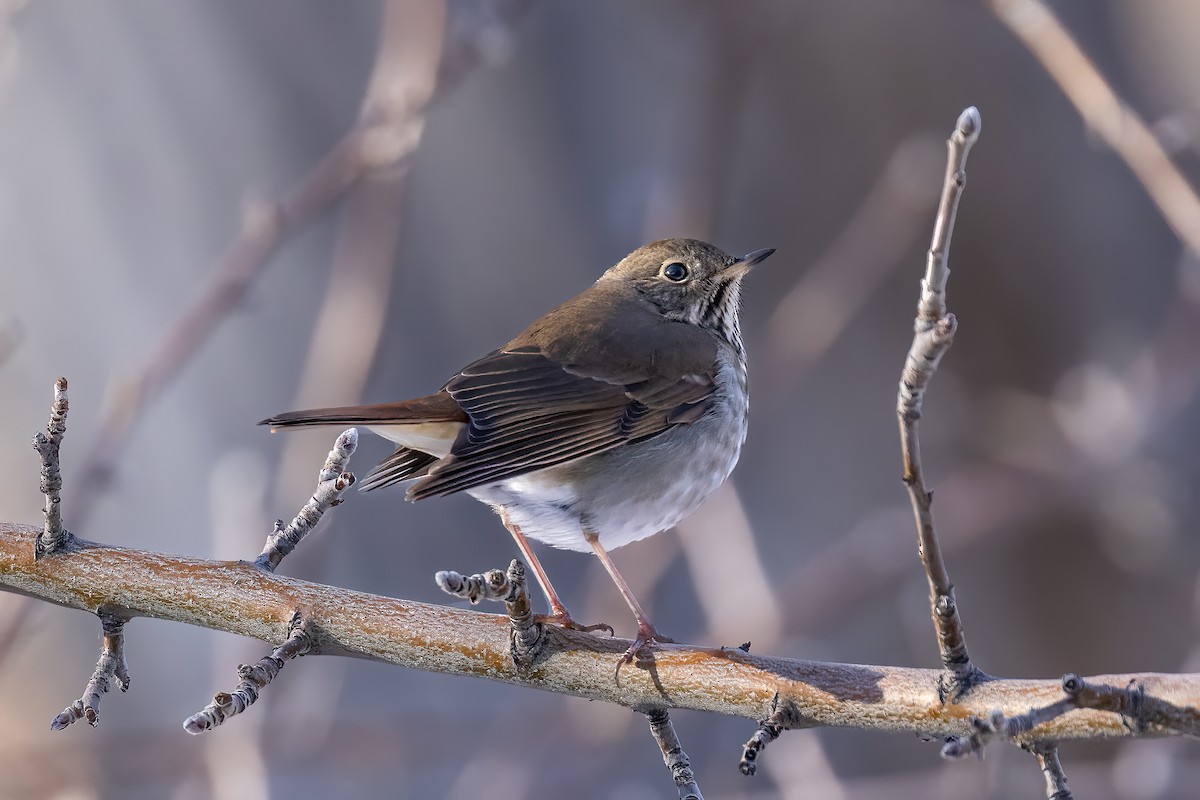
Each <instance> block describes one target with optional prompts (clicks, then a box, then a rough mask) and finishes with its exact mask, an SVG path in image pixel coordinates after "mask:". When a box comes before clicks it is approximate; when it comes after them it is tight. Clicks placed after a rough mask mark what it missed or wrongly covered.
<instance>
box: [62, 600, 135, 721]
mask: <svg viewBox="0 0 1200 800" xmlns="http://www.w3.org/2000/svg"><path fill="white" fill-rule="evenodd" d="M99 616H100V624H101V625H103V626H104V640H103V643H102V644H101V646H100V660H99V661H97V662H96V670H95V672H93V673H92V677H91V679H90V680H89V681H88V682H87V686H85V687H84V689H83V695H82V696H81V697H80V698H79V699H78V700H76V701H75V702H74V703H72V704H71V705H69V706H67V707H66V708H64V709H63V711H62V713H61V714H59V715H58V716H57V717H55V718H54V719H53V720H51V722H50V729H51V730H54V731H61V730H62V729H63V728H66V727H67V726H68V725H70V724H72V723H74V722H76V721H78V720H81V719H86V720H87V723H88V725H91V726H92V727H93V728H94V727H96V726H97V725H98V724H100V697H101V696H102V695H104V694H105V693H106V692H108V689H109V685H110V682H111V681H114V680H115V681H116V683H117V686H118V687H120V689H121V691H122V692H127V691H129V666H128V665H127V664H126V663H125V630H124V628H125V621H124V620H122V619H120V618H119V617H115V616H112V615H110V614H106V613H103V612H101V613H100V615H99Z"/></svg>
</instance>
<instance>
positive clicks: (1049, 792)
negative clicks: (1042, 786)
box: [1029, 742, 1071, 800]
mask: <svg viewBox="0 0 1200 800" xmlns="http://www.w3.org/2000/svg"><path fill="white" fill-rule="evenodd" d="M1029 752H1031V753H1033V756H1034V758H1036V759H1037V762H1038V766H1039V767H1041V769H1042V774H1043V775H1044V776H1045V778H1046V800H1071V789H1070V788H1069V787H1068V786H1067V773H1065V772H1063V768H1062V762H1061V761H1059V760H1058V745H1057V744H1056V743H1054V742H1039V743H1038V744H1035V745H1033V746H1031V747H1030V748H1029Z"/></svg>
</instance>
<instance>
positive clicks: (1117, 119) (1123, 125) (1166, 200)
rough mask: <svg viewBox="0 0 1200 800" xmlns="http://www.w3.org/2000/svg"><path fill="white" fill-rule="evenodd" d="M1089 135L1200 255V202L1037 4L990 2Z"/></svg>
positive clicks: (1027, 1)
mask: <svg viewBox="0 0 1200 800" xmlns="http://www.w3.org/2000/svg"><path fill="white" fill-rule="evenodd" d="M989 4H990V5H991V8H992V11H993V12H994V13H995V14H996V16H997V17H999V18H1000V20H1001V21H1002V22H1003V23H1004V24H1005V25H1007V26H1008V27H1009V29H1010V30H1012V32H1013V33H1014V34H1016V36H1017V38H1019V39H1020V40H1021V42H1022V43H1024V45H1025V46H1026V47H1027V48H1029V51H1030V52H1031V53H1032V54H1033V56H1034V58H1036V59H1037V60H1038V61H1039V62H1040V63H1041V65H1042V67H1044V68H1045V70H1046V72H1048V73H1049V74H1050V77H1051V78H1053V79H1054V81H1055V82H1056V83H1057V84H1058V86H1059V88H1060V89H1062V91H1063V93H1064V94H1065V95H1066V96H1067V99H1068V100H1070V101H1071V103H1072V104H1073V105H1074V106H1075V108H1076V110H1077V111H1078V112H1079V114H1080V116H1082V117H1083V120H1084V122H1086V123H1087V125H1088V127H1089V128H1091V129H1092V130H1094V131H1095V132H1096V133H1097V134H1099V135H1100V137H1101V138H1102V139H1103V140H1104V141H1105V143H1107V144H1108V146H1109V147H1111V148H1112V149H1113V150H1114V151H1115V152H1116V153H1117V155H1118V156H1120V158H1121V159H1122V160H1123V161H1124V162H1125V163H1126V164H1127V165H1128V166H1129V169H1130V170H1132V171H1133V174H1134V176H1135V177H1136V178H1137V179H1138V182H1139V183H1141V184H1142V187H1143V188H1144V189H1145V190H1146V193H1147V194H1149V195H1150V199H1151V200H1152V201H1153V202H1154V204H1155V205H1156V206H1158V210H1159V212H1160V213H1161V214H1162V215H1163V219H1165V220H1166V221H1167V224H1168V225H1170V226H1171V230H1173V231H1175V235H1176V236H1178V237H1179V238H1180V240H1182V242H1183V243H1184V245H1186V246H1187V247H1188V248H1190V249H1191V251H1192V252H1193V253H1195V254H1198V255H1200V197H1197V196H1196V192H1195V190H1194V189H1192V187H1191V185H1190V184H1189V183H1188V182H1187V179H1186V178H1184V176H1183V173H1181V172H1180V171H1179V168H1178V167H1176V166H1175V164H1174V163H1172V162H1171V158H1170V156H1168V155H1167V152H1166V150H1165V149H1163V146H1162V143H1161V142H1159V140H1158V138H1157V137H1156V136H1155V135H1154V133H1153V132H1151V130H1150V128H1149V127H1147V126H1146V124H1145V123H1144V122H1142V120H1141V119H1140V118H1139V117H1138V115H1137V114H1135V113H1134V112H1133V111H1132V110H1131V109H1130V108H1129V106H1127V105H1126V104H1125V103H1124V102H1122V101H1121V98H1119V97H1118V96H1117V94H1116V92H1114V91H1113V90H1112V87H1111V86H1109V85H1108V83H1107V82H1106V81H1105V80H1104V77H1103V76H1102V75H1101V74H1100V71H1099V70H1098V69H1097V68H1096V65H1095V64H1093V63H1092V61H1091V59H1089V58H1088V57H1087V55H1086V54H1085V53H1084V52H1083V50H1082V49H1081V48H1080V47H1079V45H1078V44H1077V43H1076V42H1075V40H1074V39H1073V38H1072V37H1071V34H1070V33H1069V32H1068V31H1067V29H1066V28H1064V27H1063V25H1062V23H1061V22H1059V21H1058V18H1057V17H1055V16H1054V14H1053V13H1052V12H1051V11H1050V9H1048V8H1047V7H1046V6H1045V4H1043V3H1042V2H1041V0H989Z"/></svg>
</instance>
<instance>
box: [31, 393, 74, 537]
mask: <svg viewBox="0 0 1200 800" xmlns="http://www.w3.org/2000/svg"><path fill="white" fill-rule="evenodd" d="M67 405H68V403H67V379H66V378H59V379H58V380H57V381H55V382H54V403H53V404H52V405H51V406H50V420H49V422H47V423H46V432H45V433H42V432H41V431H38V432H37V433H36V434H34V437H33V449H34V450H37V451H38V455H40V456H41V457H42V482H41V492H42V494H44V495H45V496H46V504H45V507H44V508H43V511H42V513H43V514H45V516H46V523H45V527H44V528H43V529H42V535H41V536H39V537H38V540H37V544H36V545H35V546H34V557H35V558H41V557H42V556H44V555H48V554H50V553H54V552H57V551H58V550H61V549H62V548H63V546H64V545H65V544H66V543H67V541H69V539H70V537H71V534H70V532H69V531H67V530H66V529H65V528H63V524H62V496H61V495H60V492H61V491H62V470H61V469H60V468H59V463H58V453H59V449H60V448H61V446H62V438H63V434H64V433H66V430H67Z"/></svg>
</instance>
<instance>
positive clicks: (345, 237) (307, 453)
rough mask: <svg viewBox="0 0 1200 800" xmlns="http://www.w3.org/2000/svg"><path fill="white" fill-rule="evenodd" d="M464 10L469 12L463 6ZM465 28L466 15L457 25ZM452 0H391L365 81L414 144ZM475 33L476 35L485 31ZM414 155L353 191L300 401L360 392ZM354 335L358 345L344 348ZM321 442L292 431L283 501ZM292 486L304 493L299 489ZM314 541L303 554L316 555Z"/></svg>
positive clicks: (374, 107)
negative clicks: (412, 0) (448, 3)
mask: <svg viewBox="0 0 1200 800" xmlns="http://www.w3.org/2000/svg"><path fill="white" fill-rule="evenodd" d="M459 13H460V14H467V13H468V12H467V10H466V9H461V10H460V11H459ZM457 24H458V25H459V26H460V27H461V26H462V25H464V24H465V23H463V22H459V23H457ZM446 28H447V24H446V3H445V2H444V0H437V1H436V2H424V3H409V2H405V0H389V2H388V3H386V4H385V6H384V13H383V21H382V24H381V25H380V30H379V47H378V55H377V56H376V59H375V66H374V69H373V71H372V73H371V77H370V79H369V80H368V82H367V90H366V94H365V96H364V98H363V102H362V110H361V116H362V117H363V118H375V119H379V120H389V121H391V124H394V125H398V126H405V127H407V129H408V130H409V133H408V134H407V136H408V137H409V139H408V140H407V141H408V145H407V146H408V147H410V148H412V149H414V150H415V149H416V147H417V146H418V145H419V143H420V141H421V137H422V135H423V133H424V128H425V121H426V119H425V115H424V114H412V113H411V112H410V109H413V108H425V107H426V106H427V105H428V104H429V102H430V100H431V98H432V97H433V95H434V92H435V91H436V89H437V79H438V64H439V62H441V61H442V48H443V46H444V39H445V36H446V34H447V33H449V31H446ZM473 35H478V32H476V34H473ZM410 163H411V159H400V160H399V161H397V162H396V163H395V166H394V167H393V168H390V169H379V170H376V171H374V172H373V173H372V174H370V175H367V176H365V177H364V178H363V180H361V181H359V182H358V183H357V184H355V185H354V186H353V187H352V188H351V189H350V191H349V192H348V193H347V195H346V200H345V206H344V208H343V211H342V218H341V221H340V223H339V226H338V236H337V243H336V244H335V246H334V252H333V267H332V269H331V270H330V272H329V280H328V284H327V289H326V291H325V295H324V298H323V299H322V301H321V307H320V309H319V310H318V311H317V313H316V316H315V317H314V319H313V325H312V331H311V333H310V334H309V346H308V355H307V357H306V358H305V362H304V368H303V370H302V371H301V374H300V380H299V382H298V384H297V389H296V392H295V395H294V397H293V398H292V402H291V406H292V407H293V408H311V407H313V406H321V405H337V404H343V403H347V402H350V401H352V400H353V399H354V398H355V397H357V396H358V395H360V394H361V392H362V389H363V386H364V385H365V384H366V381H367V376H368V375H369V374H370V369H371V365H372V364H374V363H375V355H376V353H377V351H378V348H379V343H380V337H381V336H382V334H383V329H384V322H385V320H386V317H387V308H388V300H389V298H390V296H391V288H392V281H393V279H394V277H395V275H396V272H397V270H396V252H397V249H398V247H399V244H400V230H401V227H402V224H403V203H404V194H405V191H404V189H405V185H406V183H407V181H406V178H407V177H408V167H409V164H410ZM347 342H352V343H353V345H352V346H346V343H347ZM320 446H321V445H320V444H319V442H318V440H316V439H312V438H306V437H302V436H289V437H286V439H285V441H284V445H283V453H282V455H281V456H280V459H279V470H278V475H277V478H276V481H275V502H276V503H279V504H282V503H285V502H288V498H289V497H290V496H291V495H292V494H293V493H294V491H293V489H294V487H302V486H305V485H307V481H308V473H307V467H306V466H305V465H307V464H309V463H311V462H312V460H313V458H315V453H316V448H317V447H320ZM295 491H301V489H299V488H295ZM317 550H318V549H317V548H312V547H310V548H308V549H307V550H306V551H305V554H302V559H306V560H312V559H314V558H317V557H318V552H317Z"/></svg>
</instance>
